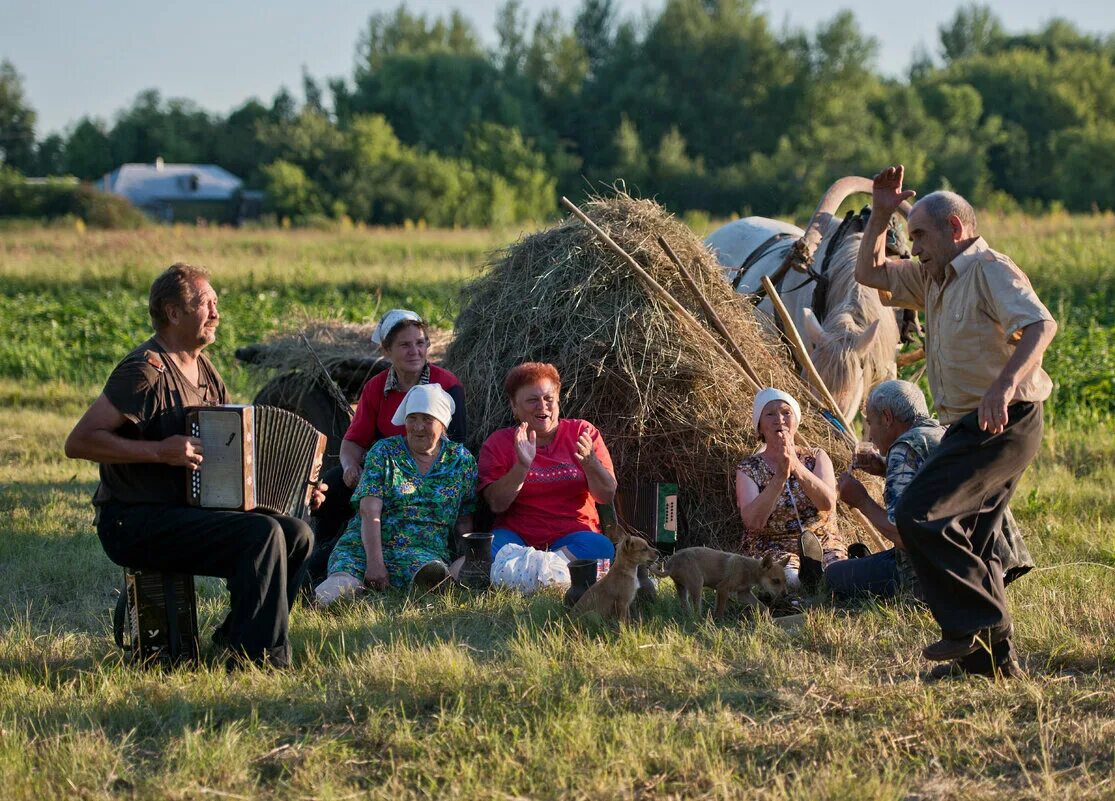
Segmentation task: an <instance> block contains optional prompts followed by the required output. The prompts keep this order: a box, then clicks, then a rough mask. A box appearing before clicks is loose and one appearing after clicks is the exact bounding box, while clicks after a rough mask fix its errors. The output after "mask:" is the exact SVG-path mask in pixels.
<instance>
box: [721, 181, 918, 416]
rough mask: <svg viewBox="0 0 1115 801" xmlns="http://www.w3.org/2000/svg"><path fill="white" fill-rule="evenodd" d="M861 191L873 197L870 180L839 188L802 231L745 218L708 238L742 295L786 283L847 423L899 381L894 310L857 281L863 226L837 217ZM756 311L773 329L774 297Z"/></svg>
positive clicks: (791, 307) (794, 313) (791, 306)
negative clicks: (869, 398)
mask: <svg viewBox="0 0 1115 801" xmlns="http://www.w3.org/2000/svg"><path fill="white" fill-rule="evenodd" d="M857 192H866V193H870V192H871V181H869V180H867V179H866V178H858V177H854V176H853V177H848V178H842V179H840V180H839V181H837V182H836V183H834V184H833V185H832V186H831V187H830V188H829V190H828V191H827V192H826V193H825V195H824V197H823V198H822V199H821V202H820V204H819V205H818V206H817V210H816V212H814V214H813V218H812V219H811V220H810V221H809V224H808V225H807V226H806V229H805V230H804V231H803V230H802V229H800V228H797V227H796V226H793V225H790V224H789V223H785V222H781V221H779V220H770V219H767V218H764V217H747V218H745V219H742V220H736V221H735V222H731V223H728V224H727V225H725V226H723V227H721V228H718V229H717V230H715V231H713V232H712V233H711V234H709V236H708V238H707V239H706V240H705V244H707V245H708V246H709V248H710V249H711V250H712V251H713V253H715V254H716V257H717V259H718V260H719V261H720V264H721V265H722V266H723V267H724V273H725V277H726V278H727V279H728V280H729V281H730V282H731V283H732V285H733V286H734V287H735V288H736V290H737V291H739V292H744V293H755V292H757V291H759V287H761V277H762V276H763V275H766V276H769V277H771V279H772V281H774V283H775V284H776V285H777V284H778V283H779V280H778V279H779V278H781V282H782V286H781V288H780V289H779V295H780V296H781V298H782V301H783V302H784V303H785V304H786V308H787V310H788V311H789V312H790V315H791V317H792V318H793V320H794V325H795V326H796V327H797V329H798V331H799V332H800V333H801V334H802V338H803V339H804V340H805V342H806V346H807V347H809V348H811V351H812V352H811V358H812V359H813V362H814V364H815V366H816V367H817V372H818V373H819V374H820V376H821V378H822V379H823V380H824V382H825V385H826V386H827V387H828V388H829V391H830V392H831V393H832V395H833V398H834V399H835V400H836V403H837V405H838V406H839V407H840V411H841V412H842V413H843V415H844V418H845V419H846V420H852V419H853V418H854V417H855V416H856V414H857V413H858V412H859V410H860V405H861V404H862V403H863V400H864V398H865V397H866V394H867V392H868V390H869V389H870V388H871V387H872V386H874V385H875V384H876V383H878V382H880V381H885V380H887V379H889V378H895V377H896V376H897V372H898V371H897V365H896V354H897V352H898V347H899V344H900V332H899V326H898V322H897V318H896V316H895V313H894V310H893V309H890V308H888V307H886V306H884V305H883V303H882V301H881V300H880V299H879V293H878V292H877V291H875V290H874V289H870V288H868V287H863V286H860V285H859V284H858V283H856V280H855V265H856V257H857V255H858V253H859V245H860V241H861V240H862V239H863V233H862V225H860V224H857V222H858V221H857V220H855V219H851V220H849V221H848V224H847V225H845V224H843V223H844V221H842V220H840V219H838V218H836V217H835V213H836V210H837V209H838V208H839V207H840V205H841V204H842V203H843V202H844V200H846V199H847V198H848V197H849V196H850V195H852V194H855V193H857ZM830 250H831V253H830ZM822 265H824V268H823V272H822ZM807 270H811V272H807ZM779 273H782V275H784V278H783V277H782V276H781V275H779ZM818 282H820V283H821V292H817V289H818ZM822 297H823V299H824V307H825V309H824V313H823V316H822V319H818V317H819V316H820V315H818V314H814V311H813V308H812V307H813V305H814V302H815V300H820V299H821V298H822ZM759 310H760V311H763V312H765V313H766V319H767V321H768V322H769V324H770V326H771V328H772V329H773V328H775V322H774V320H775V314H774V309H773V306H772V304H771V301H770V299H769V298H764V299H763V301H762V302H761V303H760V304H759ZM818 311H820V310H818Z"/></svg>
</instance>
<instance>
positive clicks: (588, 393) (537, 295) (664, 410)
mask: <svg viewBox="0 0 1115 801" xmlns="http://www.w3.org/2000/svg"><path fill="white" fill-rule="evenodd" d="M585 211H586V212H587V214H588V216H589V217H590V218H591V219H592V220H593V221H594V222H595V223H596V224H597V225H599V226H600V227H601V228H602V229H603V230H604V231H606V232H607V233H608V234H609V235H611V237H612V238H613V239H614V240H615V241H616V242H617V243H618V244H619V245H620V246H621V247H623V248H624V249H625V250H626V251H627V252H628V253H630V254H631V255H632V256H633V257H634V258H635V259H636V260H637V261H638V262H639V263H640V264H641V265H642V266H643V267H644V269H646V271H647V272H648V273H650V275H651V276H652V277H653V278H655V279H656V280H657V281H658V282H659V283H660V284H661V285H662V286H664V287H666V288H667V289H668V290H669V291H670V293H671V294H672V295H674V297H676V298H677V299H678V300H679V301H681V303H682V305H684V306H685V307H686V308H687V309H689V310H690V312H691V313H692V314H693V315H694V316H695V317H696V318H697V319H699V320H702V319H703V316H702V312H701V310H700V308H699V306H698V304H697V303H696V301H695V300H694V299H693V297H692V296H691V294H690V293H689V292H688V291H687V289H686V288H685V286H684V285H683V284H682V282H681V280H680V277H679V275H678V272H677V269H676V268H675V267H674V266H673V264H672V263H671V262H670V261H669V260H668V259H667V258H666V256H665V254H663V252H662V251H661V249H660V248H659V246H658V244H657V242H656V241H655V238H656V237H657V236H658V235H662V236H664V237H665V239H666V240H667V242H669V243H670V245H671V246H672V247H673V249H674V251H675V252H676V253H677V254H678V256H679V257H680V258H681V260H682V262H683V263H684V264H686V265H687V266H688V267H689V269H690V271H691V272H692V273H693V277H694V279H695V281H696V283H697V285H698V286H699V287H700V288H701V290H702V291H703V292H704V294H705V296H706V297H707V298H708V299H709V301H710V303H711V305H712V306H713V308H714V309H715V310H716V312H717V313H718V314H719V315H720V317H721V318H722V319H723V321H724V323H725V325H726V326H727V328H728V330H729V331H730V332H731V334H732V336H733V337H734V339H735V341H736V342H737V343H738V344H739V345H740V347H741V349H742V350H743V352H744V353H745V354H746V355H747V357H748V359H749V361H750V363H751V364H752V365H753V367H754V368H755V370H756V372H757V373H758V374H759V378H760V382H761V383H762V384H763V385H771V386H776V387H780V388H782V389H785V390H786V391H788V392H790V393H791V394H793V395H794V396H795V397H797V398H798V399H799V400H800V401H802V403H803V409H804V411H805V419H804V420H803V421H802V425H801V434H802V437H803V438H804V439H805V441H807V442H808V443H809V444H810V445H814V446H820V447H823V448H824V449H825V450H826V451H827V452H828V453H829V455H830V456H831V457H832V460H833V462H834V464H835V465H836V468H837V470H838V471H839V470H840V469H842V468H843V467H844V466H846V465H847V464H848V460H849V458H850V456H851V451H850V448H849V446H848V445H847V444H846V442H845V441H844V440H842V439H841V438H840V437H839V435H838V434H837V433H836V432H835V431H834V430H833V429H832V428H831V427H830V426H829V424H828V423H827V422H825V421H824V420H823V418H821V417H820V415H819V414H818V413H817V410H816V409H815V408H814V407H811V406H810V405H808V404H807V403H806V401H807V399H809V398H810V393H809V391H808V389H807V388H806V387H805V385H804V384H803V383H802V381H801V379H800V378H799V377H798V374H797V372H796V370H795V368H794V367H793V365H792V362H791V361H790V359H789V356H788V354H787V353H786V352H785V351H784V350H783V348H782V347H781V345H780V344H779V343H777V342H771V341H769V340H768V339H767V338H766V335H765V334H764V333H763V331H762V329H761V327H760V325H759V323H758V321H757V319H756V317H755V312H754V311H753V309H752V307H751V305H750V304H749V303H748V302H747V301H746V300H745V299H744V298H742V297H741V296H740V295H738V294H737V293H736V292H734V291H733V290H732V288H731V287H730V286H729V285H728V283H727V282H726V281H725V280H724V279H723V277H722V275H721V269H720V266H719V265H718V264H717V262H716V260H715V258H714V257H713V256H712V255H711V254H710V253H709V251H708V250H707V249H706V248H705V247H704V245H703V243H702V242H701V240H700V239H699V238H697V237H696V236H695V235H694V234H693V232H692V231H691V230H690V229H689V228H688V227H686V226H685V225H684V224H682V223H681V222H679V221H678V220H676V219H675V218H674V217H672V216H671V215H670V214H669V213H667V212H666V211H665V210H664V209H663V208H662V207H661V206H659V205H658V204H657V203H654V202H653V201H649V200H636V199H633V198H631V197H629V196H627V195H624V194H619V195H618V196H615V197H609V198H597V199H595V200H593V201H592V202H590V203H589V204H588V205H587V207H585ZM489 268H490V269H488V270H487V271H486V272H485V273H484V274H483V275H482V276H481V277H480V278H478V279H476V280H475V281H473V282H471V283H470V284H468V285H467V286H466V287H465V288H464V290H463V292H462V310H461V312H460V315H459V316H458V318H457V321H456V325H455V329H454V339H453V341H452V343H451V344H450V346H449V350H448V352H447V354H446V366H447V367H448V368H449V369H450V370H452V371H453V372H454V373H456V375H457V376H458V377H459V378H460V379H461V382H462V383H463V384H464V386H465V388H466V396H467V399H468V415H469V442H468V443H467V444H468V446H469V448H470V449H471V450H472V451H473V452H474V453H478V452H479V447H480V444H481V443H482V442H483V440H484V438H485V436H486V435H487V434H489V433H491V432H492V431H494V430H496V429H498V428H501V427H504V426H508V425H511V424H512V423H513V419H512V417H511V412H510V408H509V405H508V403H507V400H506V399H505V398H504V396H503V392H502V386H503V379H504V376H505V374H506V373H507V371H508V370H509V369H510V368H511V367H513V366H514V365H516V364H519V363H520V362H523V361H543V362H552V363H553V364H555V365H556V366H557V368H558V370H559V371H560V372H561V375H562V414H563V415H565V416H567V417H577V418H584V419H586V420H589V421H590V422H592V423H593V424H595V425H596V426H597V427H598V428H600V430H601V432H602V433H603V436H604V441H605V442H606V443H607V445H608V448H609V450H610V451H611V454H612V457H613V460H614V462H615V465H616V472H617V478H618V479H619V481H620V487H621V490H622V489H623V488H624V487H625V486H631V485H632V484H633V482H634V480H635V478H636V477H638V479H639V480H649V481H670V482H677V483H678V484H679V486H680V490H681V502H682V505H683V509H684V513H685V515H686V518H687V524H688V541H689V543H691V544H701V543H707V544H710V545H714V546H717V547H721V548H725V549H736V548H738V546H739V541H740V536H741V534H742V524H741V522H740V519H739V512H738V511H737V509H736V506H735V493H734V485H733V482H734V475H735V467H736V465H737V464H738V463H739V461H740V459H741V458H743V457H744V456H747V455H748V454H751V453H753V452H754V451H755V449H756V447H757V445H758V440H757V438H756V437H755V436H754V435H753V434H752V433H751V432H750V428H751V404H752V401H753V399H754V391H753V390H752V389H751V388H750V387H749V385H748V384H747V383H746V381H745V380H744V379H743V378H742V377H741V376H740V375H739V372H738V370H737V368H736V367H735V366H734V363H733V362H730V361H728V360H726V359H725V358H724V357H722V356H721V355H720V354H719V353H718V352H717V351H716V350H715V349H713V348H712V347H711V346H710V345H709V344H708V343H707V340H702V338H701V337H700V335H699V334H698V333H696V332H694V331H693V330H692V329H690V328H688V327H687V326H686V325H685V324H684V323H682V322H681V321H680V320H678V318H677V317H676V316H675V314H674V312H673V311H671V310H670V308H669V307H668V306H667V305H666V304H665V303H664V302H663V301H662V300H661V299H660V298H658V297H657V296H655V295H653V294H652V293H651V292H650V291H649V290H648V289H647V288H646V286H645V285H644V284H643V283H642V282H641V281H640V279H639V278H638V277H637V276H636V275H634V274H633V272H632V270H631V269H630V267H629V266H627V265H626V264H625V263H624V262H623V261H622V260H621V259H620V258H619V257H617V256H616V255H615V254H613V253H612V252H611V251H610V250H608V249H606V247H605V246H604V245H603V244H602V243H601V242H600V241H599V240H597V239H596V238H595V237H594V235H593V234H592V232H591V231H589V229H588V228H587V227H586V226H584V225H583V224H582V223H580V222H579V221H577V220H575V219H573V218H570V219H568V220H566V221H565V222H563V223H562V224H560V225H558V226H556V227H554V228H551V229H549V230H546V231H542V232H541V233H538V234H534V235H532V236H528V237H526V238H523V239H521V240H519V241H518V242H516V243H515V244H513V245H511V246H510V247H508V248H507V249H506V250H503V251H500V252H497V253H496V254H494V255H493V257H492V259H491V261H490V264H489ZM840 526H841V529H842V530H843V531H844V533H845V535H846V539H847V540H848V541H849V542H852V541H856V540H862V541H864V542H868V543H869V544H871V545H872V547H873V549H878V547H879V546H880V544H881V543H880V541H879V540H878V539H877V535H875V534H874V532H868V531H865V530H863V529H861V528H859V527H858V526H856V525H855V524H853V523H852V521H851V520H849V519H848V517H847V515H842V516H841V523H840Z"/></svg>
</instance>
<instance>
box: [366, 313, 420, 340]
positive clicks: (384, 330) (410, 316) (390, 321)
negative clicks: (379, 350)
mask: <svg viewBox="0 0 1115 801" xmlns="http://www.w3.org/2000/svg"><path fill="white" fill-rule="evenodd" d="M408 320H410V321H413V322H416V323H421V322H422V318H421V317H419V316H418V314H417V313H416V312H412V311H411V310H410V309H392V310H391V311H389V312H387V314H385V315H383V317H381V318H380V321H379V325H377V326H376V328H375V330H374V331H372V343H373V344H375V345H382V344H383V341H384V340H385V339H387V335H388V334H390V333H391V329H393V328H394V327H395V326H397V325H398V324H399V323H402V322H406V321H408Z"/></svg>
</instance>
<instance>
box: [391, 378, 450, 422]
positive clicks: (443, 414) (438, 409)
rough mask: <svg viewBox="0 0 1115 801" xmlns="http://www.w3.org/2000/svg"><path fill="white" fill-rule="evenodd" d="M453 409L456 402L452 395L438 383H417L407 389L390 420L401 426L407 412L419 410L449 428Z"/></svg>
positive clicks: (413, 412) (411, 412)
mask: <svg viewBox="0 0 1115 801" xmlns="http://www.w3.org/2000/svg"><path fill="white" fill-rule="evenodd" d="M455 411H457V404H455V403H454V402H453V396H451V395H450V394H449V393H448V392H446V391H445V390H444V389H442V388H441V386H440V385H439V384H418V385H417V386H413V387H411V388H410V389H409V390H407V394H406V395H404V396H403V402H402V403H400V404H399V408H398V409H396V410H395V414H394V416H393V417H392V418H391V422H392V423H393V424H394V425H397V426H401V425H403V424H405V423H406V420H407V415H408V414H415V413H416V412H420V413H422V414H428V415H430V417H433V418H436V419H438V420H440V421H441V424H442V425H443V426H445V427H446V428H449V421H450V420H452V419H453V412H455Z"/></svg>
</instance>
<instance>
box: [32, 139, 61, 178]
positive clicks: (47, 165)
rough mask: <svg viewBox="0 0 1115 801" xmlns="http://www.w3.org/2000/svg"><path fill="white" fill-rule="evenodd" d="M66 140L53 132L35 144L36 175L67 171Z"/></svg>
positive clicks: (59, 173) (58, 173)
mask: <svg viewBox="0 0 1115 801" xmlns="http://www.w3.org/2000/svg"><path fill="white" fill-rule="evenodd" d="M65 158H66V140H65V139H64V138H63V137H62V135H61V134H57V133H52V134H50V135H49V136H47V137H46V139H43V140H42V141H41V142H39V143H38V145H36V146H35V168H34V173H35V174H36V175H62V174H63V173H64V172H65Z"/></svg>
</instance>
